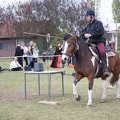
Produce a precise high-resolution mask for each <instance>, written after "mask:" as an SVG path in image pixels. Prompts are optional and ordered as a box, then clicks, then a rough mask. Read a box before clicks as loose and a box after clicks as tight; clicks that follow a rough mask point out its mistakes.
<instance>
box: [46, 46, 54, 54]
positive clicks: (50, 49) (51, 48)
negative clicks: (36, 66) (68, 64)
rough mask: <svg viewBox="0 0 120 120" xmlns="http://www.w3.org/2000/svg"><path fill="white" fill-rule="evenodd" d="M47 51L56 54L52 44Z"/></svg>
mask: <svg viewBox="0 0 120 120" xmlns="http://www.w3.org/2000/svg"><path fill="white" fill-rule="evenodd" d="M47 53H48V55H53V54H54V50H53V47H52V45H50V47H49V48H48V50H47Z"/></svg>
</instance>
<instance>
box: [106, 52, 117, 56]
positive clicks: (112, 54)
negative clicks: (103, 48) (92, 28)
mask: <svg viewBox="0 0 120 120" xmlns="http://www.w3.org/2000/svg"><path fill="white" fill-rule="evenodd" d="M115 55H116V54H115V53H114V52H112V51H109V52H106V56H107V57H111V56H115Z"/></svg>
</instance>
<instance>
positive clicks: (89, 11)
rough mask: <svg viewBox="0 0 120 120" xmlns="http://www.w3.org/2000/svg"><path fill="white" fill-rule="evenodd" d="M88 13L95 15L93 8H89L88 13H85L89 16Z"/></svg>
mask: <svg viewBox="0 0 120 120" xmlns="http://www.w3.org/2000/svg"><path fill="white" fill-rule="evenodd" d="M88 15H90V16H91V15H93V16H95V12H94V11H93V10H92V9H88V10H87V11H86V14H85V16H88Z"/></svg>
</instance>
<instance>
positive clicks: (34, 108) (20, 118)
mask: <svg viewBox="0 0 120 120" xmlns="http://www.w3.org/2000/svg"><path fill="white" fill-rule="evenodd" d="M50 62H51V61H49V63H48V64H50ZM9 63H10V59H7V60H6V59H0V65H1V66H2V67H3V68H4V67H5V68H8V66H9ZM44 67H45V69H48V65H46V66H44ZM49 70H51V68H49ZM52 70H59V69H52ZM72 71H73V69H72V68H69V67H68V68H67V70H66V72H67V73H68V74H69V73H71V72H72ZM23 72H24V71H20V72H8V71H4V72H2V73H0V120H119V119H120V101H116V100H115V97H116V89H115V88H113V89H107V102H106V103H100V100H101V96H102V81H101V80H97V79H95V83H94V89H93V106H92V107H91V108H86V104H87V99H88V98H87V88H88V81H87V79H86V78H85V79H83V80H81V81H80V82H79V84H78V85H77V91H78V94H80V95H81V101H79V102H77V101H75V99H74V97H73V95H72V81H73V79H74V78H73V77H71V76H64V79H65V80H64V87H65V96H64V97H63V96H62V90H61V76H60V75H53V76H52V94H51V100H48V98H47V93H48V82H47V76H41V95H40V96H38V84H37V76H35V75H33V76H32V75H29V76H27V99H24V73H23ZM42 100H48V101H56V102H58V103H59V104H58V105H43V104H38V102H39V101H42Z"/></svg>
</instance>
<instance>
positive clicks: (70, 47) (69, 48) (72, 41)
mask: <svg viewBox="0 0 120 120" xmlns="http://www.w3.org/2000/svg"><path fill="white" fill-rule="evenodd" d="M76 41H77V38H76V36H72V37H70V38H68V40H67V41H66V42H65V44H64V49H63V52H62V62H63V64H65V63H66V60H67V59H68V58H69V56H70V55H71V54H72V53H73V52H74V51H75V50H76V47H78V45H77V43H76Z"/></svg>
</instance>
